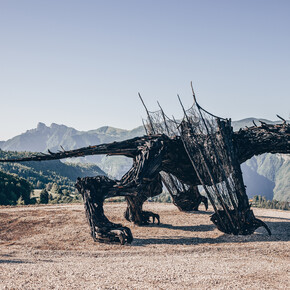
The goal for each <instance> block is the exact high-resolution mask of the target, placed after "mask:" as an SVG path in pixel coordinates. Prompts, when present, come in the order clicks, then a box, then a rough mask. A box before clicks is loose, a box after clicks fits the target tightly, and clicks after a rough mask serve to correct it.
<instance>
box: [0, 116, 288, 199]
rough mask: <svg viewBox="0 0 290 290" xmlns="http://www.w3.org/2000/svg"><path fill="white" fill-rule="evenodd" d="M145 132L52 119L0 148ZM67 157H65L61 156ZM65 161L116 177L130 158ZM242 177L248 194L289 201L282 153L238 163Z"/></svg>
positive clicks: (85, 142)
mask: <svg viewBox="0 0 290 290" xmlns="http://www.w3.org/2000/svg"><path fill="white" fill-rule="evenodd" d="M259 120H261V121H263V122H266V123H270V124H273V123H280V121H270V120H265V119H257V118H247V119H242V120H239V121H233V122H232V125H233V128H234V130H235V131H236V130H239V129H240V128H242V127H245V126H248V127H250V126H252V125H253V121H254V122H255V123H257V124H259ZM144 134H145V131H144V128H143V126H139V127H137V128H135V129H133V130H124V129H118V128H113V127H109V126H105V127H101V128H98V129H96V130H90V131H78V130H76V129H74V128H71V127H67V126H65V125H58V124H55V123H52V124H51V125H50V126H46V125H45V124H44V123H38V125H37V127H36V128H35V129H31V130H27V131H26V132H25V133H23V134H20V135H18V136H15V137H13V138H11V139H9V140H7V141H0V148H1V149H2V150H5V151H11V150H14V151H30V152H47V150H48V149H49V150H51V151H57V150H60V149H61V147H60V146H62V147H63V148H64V149H65V150H71V149H76V148H80V147H85V146H89V145H96V144H101V143H110V142H113V141H122V140H125V139H129V138H133V137H136V136H142V135H144ZM65 161H68V160H65ZM69 162H78V163H79V162H81V163H95V164H96V165H98V166H99V167H100V168H101V169H102V170H103V171H105V172H106V173H107V174H108V175H109V176H111V177H114V178H120V177H121V176H122V175H123V174H124V173H125V172H126V171H127V170H128V169H129V168H130V167H131V165H132V160H131V159H129V158H125V157H121V156H111V157H106V156H102V155H101V156H87V157H81V158H74V159H70V160H69ZM242 171H243V175H244V181H245V184H246V186H247V193H248V195H249V197H252V196H254V195H263V196H266V198H267V199H273V198H274V199H277V200H281V201H285V200H287V201H290V183H289V180H290V157H289V156H287V155H282V154H275V155H273V154H263V155H261V156H255V157H253V158H252V159H251V160H248V161H247V162H245V163H244V164H242Z"/></svg>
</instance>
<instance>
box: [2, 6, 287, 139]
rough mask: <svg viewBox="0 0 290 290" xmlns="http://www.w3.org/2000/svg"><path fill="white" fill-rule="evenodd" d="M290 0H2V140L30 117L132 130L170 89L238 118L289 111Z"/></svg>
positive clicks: (172, 110) (174, 109) (174, 108)
mask: <svg viewBox="0 0 290 290" xmlns="http://www.w3.org/2000/svg"><path fill="white" fill-rule="evenodd" d="M289 15H290V1H286V0H285V1H282V0H275V1H267V0H249V1H245V0H243V1H235V0H229V1H223V0H219V1H217V0H213V1H210V0H201V1H194V0H191V1H185V0H183V1H170V0H164V1H162V0H154V1H148V0H147V1H137V0H135V1H126V0H122V1H110V0H106V1H105V0H104V1H96V0H94V1H89V0H82V1H81V0H79V1H74V0H69V1H65V0H42V1H40V0H34V1H31V0H25V1H23V0H20V1H14V0H7V1H4V0H0V41H1V42H0V43H1V45H0V99H1V114H0V124H1V126H0V140H7V139H8V138H11V137H13V136H15V135H17V134H20V133H22V132H24V131H26V130H27V129H30V128H34V127H36V125H37V123H38V122H44V123H46V124H47V125H50V124H51V123H52V122H54V123H58V124H65V125H67V126H72V127H75V128H76V129H79V130H89V129H95V128H98V127H100V126H104V125H110V126H114V127H119V128H124V129H132V128H134V127H136V126H138V125H141V116H145V112H144V110H143V107H142V105H141V103H140V101H139V99H138V95H137V93H138V92H140V93H141V95H142V96H143V98H144V100H145V102H146V104H147V106H148V108H149V109H151V110H155V109H157V108H158V107H157V103H156V100H159V102H160V103H161V105H162V106H163V108H164V110H165V112H166V113H167V114H168V115H169V116H171V115H172V114H174V115H175V116H176V117H180V116H181V115H182V114H181V109H180V106H179V104H178V101H177V97H176V94H177V93H179V94H180V96H181V98H182V100H183V102H184V104H185V106H187V107H189V106H190V105H191V101H192V98H191V90H190V81H193V84H194V87H195V91H196V94H197V97H198V100H199V102H200V104H201V105H202V106H203V107H205V108H206V109H207V110H209V111H211V112H213V113H214V114H216V115H220V116H222V117H231V118H232V119H234V120H237V119H241V118H246V117H251V116H255V117H259V118H268V119H276V116H275V114H276V113H278V114H280V115H281V116H283V117H285V118H289V114H290V17H289Z"/></svg>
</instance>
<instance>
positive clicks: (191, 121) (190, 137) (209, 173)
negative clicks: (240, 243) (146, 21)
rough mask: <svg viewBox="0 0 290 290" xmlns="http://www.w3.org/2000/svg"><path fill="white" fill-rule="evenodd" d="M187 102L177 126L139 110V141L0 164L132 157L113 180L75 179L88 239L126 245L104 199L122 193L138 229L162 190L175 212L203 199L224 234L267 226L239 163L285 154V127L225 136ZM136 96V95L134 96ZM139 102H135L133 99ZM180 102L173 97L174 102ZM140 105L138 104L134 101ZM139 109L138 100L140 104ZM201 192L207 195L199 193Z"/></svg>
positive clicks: (220, 125) (126, 236) (288, 147)
mask: <svg viewBox="0 0 290 290" xmlns="http://www.w3.org/2000/svg"><path fill="white" fill-rule="evenodd" d="M193 97H194V105H193V106H192V107H191V108H190V109H189V110H185V109H184V108H183V105H182V103H181V101H180V103H181V106H182V108H183V111H184V118H183V120H182V121H181V122H177V121H175V120H171V119H169V118H168V117H167V116H166V115H165V114H164V112H163V110H162V108H161V107H160V110H159V111H157V112H149V111H148V110H147V108H146V106H145V105H144V106H145V109H146V112H147V120H146V122H145V124H144V126H145V129H146V132H147V134H146V135H145V136H143V137H136V138H133V139H129V140H125V141H121V142H113V143H109V144H101V145H94V146H89V147H84V148H80V149H75V150H70V151H63V152H56V153H52V152H50V151H49V153H48V154H43V153H40V154H37V155H33V156H31V157H27V158H20V159H9V160H7V159H1V160H0V162H23V161H42V160H54V159H64V158H71V157H81V156H88V155H97V154H99V155H100V154H107V155H123V156H126V157H129V158H132V159H133V165H132V168H131V169H130V170H129V171H128V172H127V173H126V174H125V175H124V176H123V177H122V178H121V179H120V180H113V179H110V178H108V177H106V176H96V177H85V178H78V179H77V182H76V188H77V189H78V191H79V192H80V193H81V194H82V196H83V200H84V206H85V212H86V216H87V220H88V223H89V226H90V229H91V235H92V237H93V239H94V240H95V241H99V242H109V243H110V242H118V243H121V244H124V243H131V242H132V240H133V236H132V233H131V231H130V229H129V228H128V227H124V226H122V225H121V224H115V223H112V222H111V221H109V220H108V218H107V217H106V216H105V214H104V209H103V203H104V200H105V199H106V198H110V197H115V196H125V198H126V201H127V209H126V211H125V214H124V215H125V218H126V219H127V220H128V221H131V222H134V223H135V224H138V225H146V224H148V223H150V218H151V219H152V222H153V223H154V222H155V219H156V220H157V222H158V223H159V215H158V214H155V213H152V212H148V211H143V210H142V205H143V203H144V202H145V201H146V200H147V198H149V197H153V196H156V195H158V194H160V193H161V192H162V186H163V185H165V186H166V188H167V190H168V192H169V193H170V195H171V197H172V199H173V203H174V204H175V205H176V206H177V207H178V208H179V209H180V210H182V211H192V210H198V207H199V205H200V204H201V203H204V205H205V207H206V209H207V207H208V199H209V201H210V203H211V205H212V207H213V209H214V211H215V213H214V214H213V215H212V216H211V221H212V222H213V223H214V224H215V225H216V226H217V228H218V229H219V230H221V231H222V232H225V233H228V234H235V235H240V234H242V235H248V234H252V233H253V232H254V231H255V230H256V229H257V228H258V227H261V226H263V227H265V229H266V230H267V232H268V233H269V234H271V232H270V229H269V228H268V226H267V225H266V224H265V223H264V222H263V221H261V220H259V219H257V218H256V217H255V216H254V213H253V211H252V210H251V209H250V204H249V201H248V198H247V195H246V190H245V185H244V183H243V178H242V173H241V168H240V164H241V163H243V162H245V161H246V160H248V159H250V158H251V157H253V156H254V155H259V154H263V153H284V154H289V153H290V125H289V124H287V123H286V121H285V120H284V119H282V118H281V117H279V116H278V117H279V118H281V119H282V120H283V123H281V124H277V125H270V124H266V123H263V122H261V125H260V126H256V124H254V126H252V127H249V128H243V129H240V130H239V131H237V132H234V131H233V128H232V127H231V120H230V119H223V118H220V117H217V116H214V115H212V114H210V113H209V112H207V111H206V110H204V109H203V108H202V107H201V106H200V105H199V104H198V103H197V102H196V99H195V95H194V92H193ZM140 98H141V96H140ZM141 100H142V99H141ZM179 100H180V99H179ZM142 102H143V100H142ZM143 104H144V103H143ZM200 186H202V187H203V190H204V192H205V193H206V195H207V198H206V197H205V196H203V195H201V194H200V192H199V190H200V188H199V187H200Z"/></svg>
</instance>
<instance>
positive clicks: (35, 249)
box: [0, 203, 290, 289]
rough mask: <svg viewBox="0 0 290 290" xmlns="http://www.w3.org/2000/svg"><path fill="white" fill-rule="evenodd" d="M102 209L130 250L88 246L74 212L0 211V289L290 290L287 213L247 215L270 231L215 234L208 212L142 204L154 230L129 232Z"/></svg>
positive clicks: (117, 208)
mask: <svg viewBox="0 0 290 290" xmlns="http://www.w3.org/2000/svg"><path fill="white" fill-rule="evenodd" d="M125 207H126V205H125V203H118V204H116V203H113V204H106V205H105V211H106V213H107V215H108V217H109V218H110V219H111V220H112V221H114V222H119V223H123V225H126V226H128V227H130V228H131V230H132V233H133V235H134V241H133V243H132V244H131V245H125V246H120V245H107V244H98V243H94V242H93V240H92V238H91V237H90V234H89V227H88V225H87V223H86V219H85V214H84V210H83V206H82V205H51V206H33V207H30V206H29V207H28V206H27V207H0V221H1V224H0V229H1V230H0V249H1V252H0V255H1V256H0V288H1V289H15V288H16V289H55V288H56V289H108V288H111V289H290V251H289V249H290V242H289V241H290V213H289V212H286V211H285V212H283V211H278V210H266V209H254V211H255V214H256V216H257V217H258V218H262V219H263V220H264V221H265V222H267V224H268V225H269V227H270V228H271V230H272V233H273V235H272V236H271V237H269V236H267V234H266V231H265V230H264V229H262V228H260V229H258V230H257V232H256V233H255V234H254V235H252V236H238V237H235V236H230V235H225V234H223V233H221V232H219V231H218V230H217V229H216V228H215V227H214V226H213V224H212V223H211V222H210V220H209V217H210V216H209V215H210V213H211V212H200V213H182V212H179V211H178V209H177V208H176V207H174V206H173V205H171V204H158V203H147V204H145V209H148V210H151V211H153V212H156V213H158V214H160V218H161V224H160V225H159V226H156V225H152V226H149V227H137V226H134V225H133V224H130V223H128V222H126V221H125V220H124V218H123V212H124V210H125Z"/></svg>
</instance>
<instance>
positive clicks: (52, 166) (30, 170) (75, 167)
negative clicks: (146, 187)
mask: <svg viewBox="0 0 290 290" xmlns="http://www.w3.org/2000/svg"><path fill="white" fill-rule="evenodd" d="M31 154H32V153H31V152H16V151H9V152H6V151H2V150H0V157H1V158H12V157H24V156H28V155H31ZM0 169H1V170H2V172H5V173H10V174H17V175H18V176H19V177H22V178H25V179H26V180H27V181H29V182H30V183H31V184H32V186H33V188H35V189H42V188H45V187H46V185H47V184H48V183H56V184H57V185H59V186H61V187H62V188H63V189H69V190H74V184H75V181H76V179H77V177H84V176H96V175H106V173H105V172H104V171H102V170H101V169H100V168H99V167H98V166H97V165H94V164H75V163H71V164H66V163H63V162H61V161H59V160H52V161H41V162H25V163H1V164H0Z"/></svg>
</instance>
